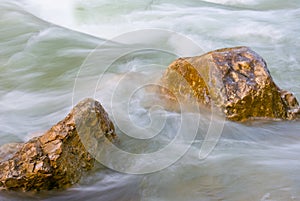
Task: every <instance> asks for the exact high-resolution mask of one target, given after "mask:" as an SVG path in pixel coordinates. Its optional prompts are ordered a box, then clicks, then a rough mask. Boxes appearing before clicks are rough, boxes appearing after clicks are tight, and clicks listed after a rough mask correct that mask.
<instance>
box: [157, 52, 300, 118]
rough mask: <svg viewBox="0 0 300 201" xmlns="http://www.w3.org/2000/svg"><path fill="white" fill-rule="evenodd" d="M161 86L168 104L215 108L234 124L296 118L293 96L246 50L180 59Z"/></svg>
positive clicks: (252, 53)
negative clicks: (253, 120)
mask: <svg viewBox="0 0 300 201" xmlns="http://www.w3.org/2000/svg"><path fill="white" fill-rule="evenodd" d="M161 83H162V85H163V86H164V88H161V89H160V93H161V94H162V95H163V96H164V97H165V98H166V99H167V101H168V102H169V104H170V105H174V104H175V103H174V102H176V101H180V102H181V103H190V104H200V105H202V106H206V107H208V108H210V107H212V106H216V107H217V108H219V109H220V110H221V111H222V112H223V114H225V116H226V117H227V118H228V119H230V120H233V121H246V120H248V119H257V118H268V119H289V120H290V119H295V118H297V116H299V111H300V109H299V104H298V101H297V100H296V98H295V96H294V95H293V94H292V93H291V92H288V91H284V90H281V89H280V88H279V87H277V85H276V84H275V83H274V81H273V79H272V77H271V75H270V72H269V70H268V69H267V65H266V62H265V61H264V59H263V58H262V57H260V56H259V55H258V54H257V53H255V52H254V51H253V50H251V49H250V48H248V47H235V48H225V49H220V50H215V51H212V52H209V53H206V54H204V55H202V56H196V57H188V58H179V59H177V60H175V61H174V62H173V63H171V64H170V66H169V67H168V69H167V70H166V72H165V74H164V76H163V77H162V79H161ZM191 97H193V98H192V99H191ZM172 107H174V106H172ZM172 107H171V108H172Z"/></svg>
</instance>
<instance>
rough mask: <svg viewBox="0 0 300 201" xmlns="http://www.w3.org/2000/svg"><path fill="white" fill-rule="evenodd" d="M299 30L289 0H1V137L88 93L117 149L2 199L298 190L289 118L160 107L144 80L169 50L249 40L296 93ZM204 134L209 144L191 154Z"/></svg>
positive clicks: (230, 200)
mask: <svg viewBox="0 0 300 201" xmlns="http://www.w3.org/2000/svg"><path fill="white" fill-rule="evenodd" d="M299 33H300V1H299V0H286V1H282V0H209V1H200V0H186V1H178V0H144V1H139V0H130V1H129V0H124V1H115V0H85V1H84V0H63V1H53V0H52V1H50V0H43V1H37V0H19V1H17V0H0V145H2V144H5V143H8V142H23V141H26V140H28V139H30V138H31V137H32V136H34V135H38V134H40V133H43V132H44V131H46V130H47V129H49V128H50V127H51V126H52V125H54V124H56V123H57V122H58V121H60V120H61V119H63V118H64V117H65V116H66V114H67V113H68V112H69V111H70V109H71V108H72V106H73V105H75V104H76V103H77V102H78V101H80V100H81V99H83V98H85V97H94V98H96V99H97V100H99V101H100V102H101V104H102V105H103V107H104V108H105V109H106V110H107V112H108V113H109V115H110V117H111V119H112V121H113V122H114V123H115V125H116V127H117V134H118V135H119V136H120V141H121V145H120V147H119V148H120V149H122V150H124V153H126V154H124V155H122V156H121V157H117V156H116V158H115V160H113V161H109V160H108V159H110V158H112V157H114V155H106V156H104V157H106V158H104V159H100V160H99V161H100V163H99V164H97V165H96V168H95V169H94V170H93V171H91V172H89V173H87V174H86V175H85V176H84V178H83V179H82V180H81V181H80V182H79V184H76V185H74V186H73V187H71V188H70V189H67V190H65V191H56V190H54V191H49V192H38V193H34V192H28V193H22V192H0V200H1V201H11V200H13V201H17V200H44V201H54V200H55V201H56V200H72V201H79V200H85V201H94V200H95V201H104V200H105V201H116V200H118V201H140V200H141V201H183V200H185V201H195V200H199V201H206V200H207V201H211V200H213V201H214V200H222V201H223V200H224V201H225V200H226V201H241V200H243V201H254V200H257V201H271V200H272V201H275V200H276V201H287V200H300V158H299V154H300V126H299V121H290V122H288V121H260V122H259V121H258V122H248V123H244V124H240V123H234V122H230V121H225V120H224V119H222V118H219V117H216V118H211V115H209V114H205V113H201V112H200V113H201V115H200V116H199V115H196V116H195V114H194V113H188V112H185V113H177V112H170V111H167V110H164V108H163V106H161V105H159V103H158V102H157V101H158V100H157V97H156V95H155V94H153V91H152V92H151V90H147V89H146V90H144V88H147V86H151V85H153V84H155V83H156V81H157V80H158V79H159V78H160V76H161V75H162V73H163V72H164V70H165V69H166V68H167V66H168V65H169V64H170V62H172V61H173V60H174V59H176V58H177V57H180V56H195V55H200V54H203V53H205V52H208V51H211V50H214V49H217V48H223V47H232V46H249V47H251V48H252V49H253V50H254V51H256V52H257V53H259V54H260V55H261V56H262V57H263V58H264V59H265V60H266V62H267V64H268V68H269V70H270V72H271V75H272V77H273V79H274V81H275V82H276V83H277V84H278V86H280V87H281V88H283V89H286V90H289V91H292V92H293V93H294V94H295V95H296V97H297V98H298V99H300V79H299V78H300V54H299V50H300V34H299ZM210 125H213V126H211V127H210ZM208 135H216V136H217V137H218V140H217V141H216V142H215V143H217V145H216V146H215V147H214V146H213V145H212V148H213V150H211V151H208V152H207V155H205V157H202V158H201V157H199V152H200V150H202V146H203V140H204V139H205V138H206V137H207V136H208ZM169 145H170V146H169ZM165 147H167V148H166V149H165ZM157 150H162V151H161V152H160V154H159V155H153V153H155V151H157ZM133 155H137V156H139V158H137V159H136V160H131V159H132V158H131V157H132V156H133ZM101 163H102V164H101ZM105 166H108V167H105ZM0 171H1V170H0Z"/></svg>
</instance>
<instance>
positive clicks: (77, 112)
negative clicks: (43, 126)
mask: <svg viewBox="0 0 300 201" xmlns="http://www.w3.org/2000/svg"><path fill="white" fill-rule="evenodd" d="M78 122H79V124H80V122H84V125H80V132H81V133H83V134H79V133H78V126H79V125H78ZM89 136H90V137H91V138H92V139H93V141H94V142H93V143H94V144H96V145H97V146H99V147H101V146H109V145H111V144H110V143H108V140H110V141H113V140H114V139H115V138H116V135H115V132H114V126H113V124H112V122H111V121H110V119H109V118H108V115H107V113H106V112H105V111H104V109H103V107H102V106H101V105H100V103H99V102H97V101H95V100H93V99H85V100H83V101H81V102H80V103H79V104H78V105H76V106H75V107H74V108H73V109H72V111H71V112H70V113H69V114H68V115H67V117H66V118H65V119H64V120H62V121H60V122H59V123H57V124H56V125H54V126H53V127H52V128H51V129H50V130H49V131H47V132H46V133H45V134H44V135H42V136H40V137H35V138H33V139H31V140H29V141H28V142H26V143H24V144H23V145H21V147H20V149H19V150H18V151H17V152H16V153H15V154H14V155H13V156H12V157H11V158H10V159H8V160H4V161H1V162H0V188H1V189H7V190H25V191H27V190H49V189H60V188H66V187H68V186H70V185H72V184H74V183H76V182H78V181H79V180H80V178H81V176H82V174H83V173H84V172H85V171H87V170H90V169H91V168H92V167H93V165H94V159H93V157H92V156H91V154H90V153H89V152H88V151H87V150H86V148H85V146H84V144H83V143H82V140H86V139H82V138H83V137H86V138H89ZM106 142H107V143H106Z"/></svg>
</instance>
